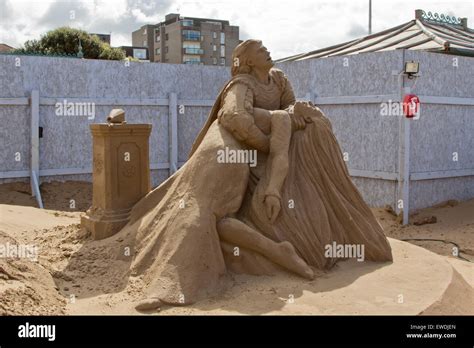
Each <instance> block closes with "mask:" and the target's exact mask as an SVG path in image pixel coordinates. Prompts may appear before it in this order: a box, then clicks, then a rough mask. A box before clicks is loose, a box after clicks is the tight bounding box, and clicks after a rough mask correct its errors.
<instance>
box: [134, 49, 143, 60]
mask: <svg viewBox="0 0 474 348" xmlns="http://www.w3.org/2000/svg"><path fill="white" fill-rule="evenodd" d="M133 58H137V59H146V50H145V49H143V48H134V49H133Z"/></svg>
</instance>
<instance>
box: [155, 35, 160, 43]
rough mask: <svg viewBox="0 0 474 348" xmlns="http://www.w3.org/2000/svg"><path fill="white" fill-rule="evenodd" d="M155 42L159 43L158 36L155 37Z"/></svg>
mask: <svg viewBox="0 0 474 348" xmlns="http://www.w3.org/2000/svg"><path fill="white" fill-rule="evenodd" d="M155 42H160V34H158V35H156V36H155Z"/></svg>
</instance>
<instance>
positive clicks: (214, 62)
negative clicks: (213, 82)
mask: <svg viewBox="0 0 474 348" xmlns="http://www.w3.org/2000/svg"><path fill="white" fill-rule="evenodd" d="M212 64H214V65H217V58H215V57H214V58H212Z"/></svg>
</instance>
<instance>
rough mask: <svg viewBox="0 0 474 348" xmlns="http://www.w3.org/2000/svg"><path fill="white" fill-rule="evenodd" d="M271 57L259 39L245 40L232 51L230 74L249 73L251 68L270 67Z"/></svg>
mask: <svg viewBox="0 0 474 348" xmlns="http://www.w3.org/2000/svg"><path fill="white" fill-rule="evenodd" d="M272 66H273V61H272V58H271V57H270V53H269V52H268V50H267V48H266V47H265V46H263V45H262V41H260V40H246V41H244V42H242V43H241V44H239V45H238V46H237V47H236V48H235V49H234V52H233V53H232V76H235V75H238V74H250V73H251V72H252V69H268V70H269V69H270V68H271V67H272Z"/></svg>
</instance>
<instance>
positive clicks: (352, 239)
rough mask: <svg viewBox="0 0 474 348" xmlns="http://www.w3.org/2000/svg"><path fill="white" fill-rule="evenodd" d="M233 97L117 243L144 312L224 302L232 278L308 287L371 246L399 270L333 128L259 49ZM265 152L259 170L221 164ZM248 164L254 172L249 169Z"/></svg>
mask: <svg viewBox="0 0 474 348" xmlns="http://www.w3.org/2000/svg"><path fill="white" fill-rule="evenodd" d="M233 61H234V62H236V64H234V66H233V67H232V79H231V80H230V81H229V82H228V83H227V84H226V85H225V86H224V88H223V89H222V91H221V92H220V94H219V95H218V97H217V100H216V102H215V104H214V107H213V108H212V110H211V113H210V115H209V118H208V120H207V122H206V123H205V125H204V127H203V129H202V130H201V131H200V133H199V135H198V137H197V138H196V140H195V142H194V144H193V147H192V150H191V153H190V157H189V160H188V161H187V162H186V163H185V164H184V166H183V167H181V168H180V170H178V171H177V172H176V173H175V174H174V175H173V176H171V177H170V178H168V179H167V180H166V181H165V182H163V183H162V184H161V185H160V186H159V187H157V188H156V189H154V190H153V191H151V192H149V193H148V194H147V195H146V196H145V197H144V198H142V199H141V200H140V201H139V202H138V203H137V204H136V205H135V206H134V207H133V209H132V212H131V216H130V221H129V222H128V224H127V225H126V226H125V227H124V228H123V229H122V230H121V231H120V232H119V233H118V234H117V236H116V237H115V239H116V241H123V243H126V244H127V245H131V246H132V248H133V250H134V253H133V260H132V261H131V266H130V267H131V274H132V275H134V276H140V277H142V279H143V282H144V284H146V293H147V296H146V298H145V299H144V300H143V301H141V302H139V303H138V304H137V306H136V308H137V309H138V310H148V309H154V308H158V307H160V306H162V305H163V304H168V305H186V304H191V303H194V302H196V301H198V300H199V299H202V298H204V297H208V296H212V295H214V294H216V293H217V292H218V291H221V290H222V289H223V287H224V284H226V283H227V282H226V281H225V280H226V279H227V276H226V275H227V274H228V272H229V271H232V272H237V273H248V274H253V275H263V274H266V275H269V274H275V273H276V272H280V271H282V270H286V271H290V272H293V273H295V274H298V275H300V276H301V277H305V278H308V279H312V278H314V277H315V276H316V275H317V274H318V273H319V271H321V270H327V269H330V268H331V267H332V266H333V265H334V264H335V263H336V262H337V261H338V260H340V259H344V257H340V255H336V254H334V255H332V256H331V257H328V256H327V255H325V247H326V246H327V245H331V244H333V243H337V244H341V245H345V244H358V245H363V246H364V252H365V260H369V261H391V260H392V253H391V249H390V245H389V243H388V241H387V239H386V237H385V235H384V233H383V230H382V228H381V226H380V225H379V223H378V222H377V221H376V219H375V217H374V215H373V214H372V212H371V210H370V209H369V207H368V206H367V205H366V204H365V202H364V201H363V199H362V197H361V195H360V194H359V192H358V191H357V189H356V187H355V186H354V185H353V183H352V181H351V179H350V177H349V174H348V171H347V168H346V165H345V162H344V160H343V158H342V154H341V150H340V147H339V145H338V143H337V140H336V138H335V136H334V134H333V132H332V128H331V124H330V122H329V120H328V119H327V118H326V117H325V116H324V114H323V113H322V112H321V110H320V109H319V108H317V107H316V106H314V105H313V104H311V103H309V102H296V101H295V96H294V94H293V91H292V87H291V84H290V82H289V81H288V79H287V77H286V76H285V75H284V73H283V72H282V71H280V70H278V69H274V68H273V62H272V60H271V57H270V54H269V52H268V51H267V49H266V48H265V47H264V46H263V45H262V43H261V41H257V40H247V41H245V42H243V43H241V44H240V45H239V46H237V47H236V48H235V50H234V53H233ZM224 150H225V153H226V154H229V153H234V154H235V153H242V152H243V153H246V152H245V151H247V152H248V151H256V154H257V162H256V165H254V166H252V165H249V163H245V161H237V160H235V159H236V158H249V157H250V156H247V157H245V156H243V157H242V156H241V157H238V156H237V157H236V156H233V157H232V158H228V161H222V159H221V160H219V161H218V160H217V158H218V157H219V155H218V154H222V153H224V152H223V151H224ZM242 162H244V163H242Z"/></svg>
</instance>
